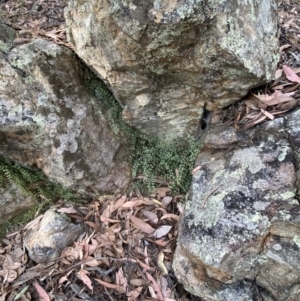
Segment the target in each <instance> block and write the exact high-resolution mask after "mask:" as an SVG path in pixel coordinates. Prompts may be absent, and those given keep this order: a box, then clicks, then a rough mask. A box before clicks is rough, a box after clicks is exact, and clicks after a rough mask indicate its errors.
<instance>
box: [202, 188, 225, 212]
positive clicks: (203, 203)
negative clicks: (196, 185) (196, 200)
mask: <svg viewBox="0 0 300 301" xmlns="http://www.w3.org/2000/svg"><path fill="white" fill-rule="evenodd" d="M219 187H220V186H218V187H216V188H214V189H213V190H211V191H210V192H209V193H208V194H207V195H206V197H205V198H204V200H203V202H202V205H201V206H200V208H203V207H204V206H205V204H206V201H207V199H208V198H209V197H210V195H211V194H212V193H213V192H215V191H216V190H217V189H218V188H219Z"/></svg>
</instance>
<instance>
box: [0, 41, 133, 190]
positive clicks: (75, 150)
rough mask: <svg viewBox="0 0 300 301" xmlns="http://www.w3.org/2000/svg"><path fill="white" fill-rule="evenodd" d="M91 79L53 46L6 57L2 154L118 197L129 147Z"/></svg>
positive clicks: (0, 98) (0, 92)
mask: <svg viewBox="0 0 300 301" xmlns="http://www.w3.org/2000/svg"><path fill="white" fill-rule="evenodd" d="M84 79H85V70H84V69H83V68H82V66H81V65H80V63H79V61H78V59H77V58H76V57H75V55H74V54H73V53H72V52H71V51H70V50H69V49H67V48H65V47H60V46H59V45H56V44H54V43H50V42H47V41H44V40H35V41H34V42H32V43H30V44H27V45H22V46H19V47H16V48H14V49H12V50H11V51H10V52H7V54H5V55H4V54H1V52H0V107H1V110H0V154H2V155H4V156H6V157H9V158H10V159H12V160H15V161H17V162H19V163H22V164H24V165H26V166H28V167H39V168H41V169H42V170H43V171H44V173H45V174H46V175H47V176H48V177H49V179H51V180H54V181H56V182H59V183H61V184H63V185H65V186H68V187H70V188H72V189H75V190H77V191H81V190H82V191H85V192H89V193H94V192H99V191H113V190H115V189H118V188H122V187H124V186H126V185H127V183H128V182H129V180H130V168H129V163H128V161H129V160H128V156H129V154H127V150H126V144H127V140H126V139H125V138H124V137H123V136H122V134H121V133H120V134H119V135H116V134H115V133H114V132H113V131H112V129H111V126H110V125H109V123H108V121H107V119H106V117H105V116H104V113H103V110H102V106H103V104H101V100H98V99H96V98H95V97H93V96H91V94H90V93H89V91H88V89H87V88H86V87H85V85H84Z"/></svg>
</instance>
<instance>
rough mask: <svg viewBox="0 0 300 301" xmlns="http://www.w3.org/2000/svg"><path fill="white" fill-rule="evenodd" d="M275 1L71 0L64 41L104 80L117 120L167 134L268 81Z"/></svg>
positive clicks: (193, 125) (273, 56)
mask: <svg viewBox="0 0 300 301" xmlns="http://www.w3.org/2000/svg"><path fill="white" fill-rule="evenodd" d="M275 3H276V1H275V0H262V1H256V0H241V1H236V0H208V1H203V0H168V1H166V0H150V1H149V0H140V1H135V0H126V1H124V0H115V1H111V0H100V1H99V0H88V1H87V0H70V1H69V3H68V8H67V9H66V13H65V16H66V21H67V30H68V38H69V41H70V42H71V43H72V44H73V46H74V47H75V50H76V52H77V54H78V55H79V56H80V57H81V58H82V59H83V60H84V61H85V62H86V64H87V65H88V66H90V67H91V68H92V69H93V70H95V71H96V72H97V73H98V75H99V76H100V77H101V78H102V79H103V80H105V82H106V83H107V84H108V85H109V87H110V88H111V90H112V91H113V93H114V95H115V97H116V98H117V100H118V101H119V103H120V104H121V106H122V107H123V119H124V120H125V121H126V122H127V123H128V124H130V125H132V126H134V127H136V128H138V129H140V130H141V131H143V132H144V133H146V134H150V135H153V136H159V137H163V138H167V139H172V138H174V137H178V136H179V137H180V136H181V137H183V136H185V135H186V134H189V133H194V132H195V131H196V130H197V126H198V122H199V119H200V116H201V114H202V111H203V108H204V106H206V108H207V109H208V110H214V109H216V108H220V107H225V106H227V105H229V104H231V103H233V102H235V101H236V100H238V99H240V98H241V97H242V96H244V95H245V94H246V93H247V92H248V90H249V89H250V88H252V87H254V86H257V85H261V84H264V83H266V82H267V81H269V80H270V79H271V78H272V74H273V72H274V71H275V68H276V65H277V62H278V59H279V56H278V54H277V51H278V45H277V44H278V43H277V39H276V37H275V36H276V32H277V16H276V13H275Z"/></svg>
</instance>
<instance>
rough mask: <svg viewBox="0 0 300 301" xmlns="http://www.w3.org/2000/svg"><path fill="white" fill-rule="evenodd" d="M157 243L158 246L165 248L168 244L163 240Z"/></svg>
mask: <svg viewBox="0 0 300 301" xmlns="http://www.w3.org/2000/svg"><path fill="white" fill-rule="evenodd" d="M155 243H156V244H157V245H158V246H162V247H164V246H165V245H166V244H167V243H168V242H166V241H163V240H162V239H158V240H156V241H155Z"/></svg>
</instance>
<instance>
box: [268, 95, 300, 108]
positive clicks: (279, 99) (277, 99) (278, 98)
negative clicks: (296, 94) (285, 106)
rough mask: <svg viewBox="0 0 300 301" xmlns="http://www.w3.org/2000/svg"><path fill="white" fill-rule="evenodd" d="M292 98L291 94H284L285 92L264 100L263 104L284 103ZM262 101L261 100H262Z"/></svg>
mask: <svg viewBox="0 0 300 301" xmlns="http://www.w3.org/2000/svg"><path fill="white" fill-rule="evenodd" d="M291 100H294V98H292V97H291V96H288V95H285V94H281V95H278V96H276V97H274V98H272V99H270V100H269V101H266V102H264V103H265V104H267V105H268V106H274V105H277V104H280V103H284V102H288V101H291ZM262 102H263V101H262Z"/></svg>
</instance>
